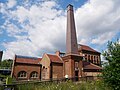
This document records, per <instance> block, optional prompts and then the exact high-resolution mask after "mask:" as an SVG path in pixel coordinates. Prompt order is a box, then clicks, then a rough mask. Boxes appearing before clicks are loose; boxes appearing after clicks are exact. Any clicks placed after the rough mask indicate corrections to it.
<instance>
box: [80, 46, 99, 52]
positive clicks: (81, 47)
mask: <svg viewBox="0 0 120 90" xmlns="http://www.w3.org/2000/svg"><path fill="white" fill-rule="evenodd" d="M78 50H79V51H80V50H85V51H91V52H97V53H100V52H98V51H96V50H94V49H93V48H91V47H89V46H87V45H82V44H78Z"/></svg>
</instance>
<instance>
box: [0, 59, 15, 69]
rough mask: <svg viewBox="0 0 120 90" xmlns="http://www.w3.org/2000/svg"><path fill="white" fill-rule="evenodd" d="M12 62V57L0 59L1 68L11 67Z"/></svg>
mask: <svg viewBox="0 0 120 90" xmlns="http://www.w3.org/2000/svg"><path fill="white" fill-rule="evenodd" d="M12 63H13V60H12V59H6V60H3V61H1V64H0V67H1V68H11V67H12Z"/></svg>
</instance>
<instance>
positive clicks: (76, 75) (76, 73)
mask: <svg viewBox="0 0 120 90" xmlns="http://www.w3.org/2000/svg"><path fill="white" fill-rule="evenodd" d="M75 81H78V70H77V71H75Z"/></svg>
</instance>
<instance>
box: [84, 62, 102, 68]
mask: <svg viewBox="0 0 120 90" xmlns="http://www.w3.org/2000/svg"><path fill="white" fill-rule="evenodd" d="M83 69H84V70H85V69H86V70H87V69H89V70H90V69H94V70H102V67H100V66H97V65H95V64H92V63H90V62H86V61H83Z"/></svg>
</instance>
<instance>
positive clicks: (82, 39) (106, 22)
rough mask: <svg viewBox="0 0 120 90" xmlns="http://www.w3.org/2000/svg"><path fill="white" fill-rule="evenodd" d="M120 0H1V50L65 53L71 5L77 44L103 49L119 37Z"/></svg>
mask: <svg viewBox="0 0 120 90" xmlns="http://www.w3.org/2000/svg"><path fill="white" fill-rule="evenodd" d="M119 3H120V1H119V0H105V1H103V0H89V1H88V0H0V50H3V51H4V55H3V59H7V58H14V55H15V54H19V55H25V56H35V57H41V56H42V55H43V54H44V53H52V54H53V53H54V52H55V51H56V50H61V51H64V52H65V33H66V6H67V5H68V4H72V5H73V6H74V14H75V23H76V31H77V39H78V43H80V44H86V45H89V46H91V47H92V48H94V49H96V50H98V51H100V52H101V51H102V50H105V49H106V45H107V42H108V41H115V40H117V39H119V38H120V25H119V23H120V6H119Z"/></svg>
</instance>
